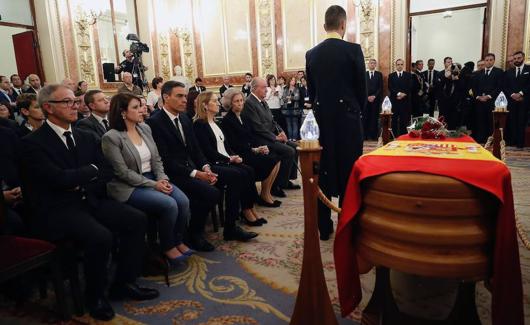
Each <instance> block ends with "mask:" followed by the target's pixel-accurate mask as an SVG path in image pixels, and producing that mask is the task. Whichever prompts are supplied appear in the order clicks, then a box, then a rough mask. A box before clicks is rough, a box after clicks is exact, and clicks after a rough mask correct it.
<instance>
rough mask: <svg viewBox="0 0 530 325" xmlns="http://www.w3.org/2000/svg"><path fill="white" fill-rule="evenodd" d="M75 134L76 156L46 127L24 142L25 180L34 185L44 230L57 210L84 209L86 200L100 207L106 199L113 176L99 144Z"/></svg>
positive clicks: (86, 135) (34, 204) (83, 133)
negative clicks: (84, 200)
mask: <svg viewBox="0 0 530 325" xmlns="http://www.w3.org/2000/svg"><path fill="white" fill-rule="evenodd" d="M72 134H73V138H74V142H75V148H76V149H75V150H74V154H71V153H70V152H69V151H68V149H67V147H66V145H65V144H64V143H63V142H62V141H61V139H60V138H59V137H58V136H57V134H56V133H55V132H54V131H53V129H52V128H51V127H50V126H49V125H48V124H47V123H44V124H43V125H42V126H41V127H40V128H39V129H38V130H36V131H35V132H32V133H31V134H30V135H28V136H26V137H24V138H23V139H22V142H23V146H22V147H23V149H22V150H23V152H22V160H23V166H24V170H25V173H26V177H27V178H24V179H26V181H28V180H29V181H30V183H31V198H32V201H31V205H32V209H33V211H37V212H38V213H39V214H41V213H42V217H39V218H36V220H39V221H40V222H43V224H41V226H42V227H44V228H45V225H46V219H47V218H53V211H54V210H55V209H61V207H64V206H72V205H73V206H76V205H81V204H82V201H83V197H86V202H87V203H88V204H89V205H90V206H92V207H97V205H98V201H99V198H101V197H105V196H106V188H105V186H106V185H105V184H106V181H107V180H108V179H110V177H111V174H112V173H110V170H109V168H108V164H106V163H105V160H104V158H103V154H102V152H101V145H100V142H99V141H98V140H97V139H96V138H95V137H94V135H92V134H91V133H88V132H86V131H83V130H79V129H73V130H72ZM91 164H93V165H95V166H96V167H97V169H96V168H94V166H92V165H91ZM37 226H38V225H37Z"/></svg>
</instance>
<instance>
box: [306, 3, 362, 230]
mask: <svg viewBox="0 0 530 325" xmlns="http://www.w3.org/2000/svg"><path fill="white" fill-rule="evenodd" d="M324 29H325V30H326V32H327V37H326V40H324V41H322V42H321V43H320V44H318V45H317V46H315V47H314V48H312V49H311V50H309V51H308V52H307V53H306V56H305V57H306V73H307V82H308V91H309V102H310V103H311V104H312V107H313V111H314V112H315V117H316V120H317V123H318V125H319V127H320V144H321V145H322V148H323V150H322V158H321V160H320V176H319V177H320V187H321V188H322V191H323V192H324V194H325V195H326V196H327V197H332V196H338V197H339V205H342V200H343V198H344V192H345V191H346V184H347V181H348V178H349V176H350V172H351V169H352V167H353V164H354V163H355V161H356V160H357V158H358V157H359V156H360V155H361V154H362V151H363V128H362V118H361V115H362V112H363V110H364V107H365V105H366V100H367V97H368V96H367V92H366V67H365V63H364V55H363V52H362V50H361V46H360V45H359V44H353V43H349V42H346V41H344V40H342V39H343V38H344V34H345V32H346V11H344V9H343V8H342V7H340V6H331V7H329V8H328V9H327V10H326V14H325V24H324ZM318 223H319V230H320V239H321V240H328V239H329V235H330V234H331V233H332V232H333V222H332V221H331V211H330V210H329V208H328V207H326V206H325V205H324V204H322V202H320V200H319V202H318Z"/></svg>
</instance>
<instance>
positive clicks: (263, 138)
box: [241, 94, 283, 145]
mask: <svg viewBox="0 0 530 325" xmlns="http://www.w3.org/2000/svg"><path fill="white" fill-rule="evenodd" d="M241 118H242V119H243V120H244V121H245V123H247V124H248V126H249V127H250V129H251V130H252V134H253V135H254V138H255V139H256V141H257V142H258V144H260V145H267V144H272V143H274V142H276V135H277V134H278V133H280V132H282V131H283V130H282V128H281V127H280V126H279V125H278V123H276V121H275V120H274V118H273V117H272V113H271V110H270V109H269V107H268V106H267V103H266V102H265V101H261V102H260V101H259V100H258V99H257V98H256V96H254V95H253V94H250V96H248V98H247V100H246V101H245V108H243V111H242V112H241Z"/></svg>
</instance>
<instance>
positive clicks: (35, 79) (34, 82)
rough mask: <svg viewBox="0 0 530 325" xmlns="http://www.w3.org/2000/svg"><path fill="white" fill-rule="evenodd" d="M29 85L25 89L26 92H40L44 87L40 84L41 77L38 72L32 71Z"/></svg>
mask: <svg viewBox="0 0 530 325" xmlns="http://www.w3.org/2000/svg"><path fill="white" fill-rule="evenodd" d="M28 83H29V87H28V88H26V89H25V90H24V93H28V94H35V95H36V94H38V93H39V90H40V89H41V88H42V86H41V84H40V78H39V76H37V75H36V74H34V73H32V74H30V75H29V76H28Z"/></svg>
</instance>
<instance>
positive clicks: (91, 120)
mask: <svg viewBox="0 0 530 325" xmlns="http://www.w3.org/2000/svg"><path fill="white" fill-rule="evenodd" d="M75 126H76V127H77V128H79V129H83V130H85V131H89V132H92V133H93V134H94V135H95V136H97V138H98V139H101V137H102V136H103V135H104V134H105V133H106V132H107V130H105V127H104V126H103V125H101V123H99V122H98V120H97V119H96V118H95V117H94V115H92V114H91V115H90V116H89V117H87V118H84V119H81V120H79V121H78V122H77V124H76V125H75Z"/></svg>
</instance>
